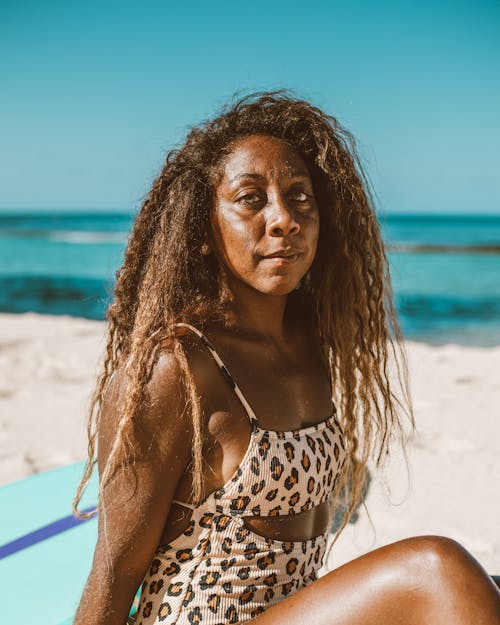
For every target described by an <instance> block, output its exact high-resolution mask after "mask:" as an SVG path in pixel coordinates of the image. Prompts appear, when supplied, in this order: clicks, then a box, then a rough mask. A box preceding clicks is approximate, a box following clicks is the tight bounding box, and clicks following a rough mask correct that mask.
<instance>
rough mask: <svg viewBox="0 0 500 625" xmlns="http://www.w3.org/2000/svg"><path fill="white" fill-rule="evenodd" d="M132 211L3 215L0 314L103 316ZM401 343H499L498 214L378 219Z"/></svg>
mask: <svg viewBox="0 0 500 625" xmlns="http://www.w3.org/2000/svg"><path fill="white" fill-rule="evenodd" d="M132 220H133V216H132V214H131V213H116V212H109V213H106V212H100V213H96V212H87V213H84V212H80V213H55V212H54V213H48V212H47V213H43V214H42V213H32V214H21V213H11V214H7V213H0V311H3V312H14V313H21V312H27V311H34V312H39V313H45V314H66V315H73V316H78V317H87V318H89V319H104V314H105V310H106V307H107V305H108V304H109V303H110V301H111V298H112V294H113V285H114V276H115V272H116V270H117V269H118V267H119V266H120V264H121V262H122V259H123V253H124V249H125V245H126V242H127V236H128V232H129V230H130V227H131V224H132ZM381 226H382V232H383V236H384V240H385V242H386V245H387V248H388V256H389V263H390V268H391V276H392V280H393V286H394V295H395V302H396V308H397V310H398V313H399V317H400V321H401V325H402V328H403V334H404V336H405V337H406V338H408V339H412V340H417V341H424V342H427V343H431V344H445V343H458V344H462V345H480V346H492V345H500V216H473V215H461V216H429V215H404V216H403V215H389V216H384V217H381Z"/></svg>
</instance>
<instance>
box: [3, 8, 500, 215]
mask: <svg viewBox="0 0 500 625" xmlns="http://www.w3.org/2000/svg"><path fill="white" fill-rule="evenodd" d="M499 32H500V4H499V3H498V2H486V1H481V0H478V1H476V2H472V1H469V2H463V1H461V0H456V1H454V2H448V1H442V2H438V3H435V2H429V1H427V0H422V1H421V2H416V1H415V2H407V1H404V0H401V1H399V2H378V3H377V2H368V1H361V0H353V1H352V2H348V1H344V2H336V1H333V2H326V1H324V2H318V1H316V0H310V1H308V2H305V1H303V2H295V1H289V2H282V1H276V2H269V3H267V2H263V1H261V0H255V1H254V2H252V3H239V2H236V1H234V0H233V2H229V1H226V0H224V1H221V2H212V3H208V2H185V3H181V2H179V1H178V2H175V3H174V2H170V1H169V0H164V1H163V2H153V1H148V0H144V1H143V2H139V1H137V2H127V1H125V0H122V1H121V2H116V1H114V0H113V1H108V2H106V1H105V0H104V1H103V2H100V3H98V2H94V1H93V0H90V1H88V2H85V3H76V2H55V1H50V0H46V1H44V2H39V1H37V2H34V1H32V0H26V1H25V2H23V3H18V2H15V1H14V0H3V1H2V3H1V5H0V59H1V61H0V80H1V83H0V84H1V85H2V96H1V98H0V209H2V210H8V209H16V210H22V209H86V208H92V209H94V208H96V209H97V208H103V209H128V210H135V209H137V207H138V206H139V204H140V201H141V199H142V198H143V197H144V195H145V193H146V192H147V190H148V187H149V185H150V184H151V181H152V179H153V177H154V176H155V174H156V173H157V172H158V170H159V169H160V167H161V164H162V161H163V159H164V156H165V153H166V151H167V150H168V149H169V147H172V146H173V145H174V144H175V143H177V142H179V141H181V140H182V137H183V135H184V133H185V131H186V129H187V127H188V126H190V125H192V124H195V123H196V122H198V121H200V120H202V119H204V118H206V117H208V116H211V115H212V114H214V113H215V112H216V111H217V110H218V109H219V107H220V106H221V105H222V104H224V103H225V102H226V101H227V100H229V99H230V98H231V96H232V95H233V94H234V92H236V91H243V92H247V91H252V90H260V89H273V88H280V87H286V88H290V89H293V90H294V91H295V92H296V93H297V94H298V95H299V96H301V97H305V98H309V99H311V100H312V101H313V102H314V103H315V104H317V105H319V106H321V107H323V108H324V109H325V110H327V111H328V112H330V113H332V114H334V115H336V116H337V117H338V118H339V119H340V121H341V122H342V123H343V124H344V125H346V126H347V127H348V128H349V129H350V130H351V131H352V132H353V133H354V134H355V136H356V137H357V138H358V141H359V147H360V152H361V156H362V159H363V162H364V163H365V166H366V169H367V171H368V174H369V176H370V178H371V180H372V183H373V186H374V188H375V192H376V196H377V204H378V207H379V208H380V209H381V210H382V211H384V212H409V213H413V212H439V213H445V212H451V213H453V212H459V213H460V212H461V213H463V212H472V213H490V214H491V213H494V214H500V175H499V164H500V156H499V150H500V147H499V146H500V122H499V115H498V109H499V107H500V37H499V36H498V33H499Z"/></svg>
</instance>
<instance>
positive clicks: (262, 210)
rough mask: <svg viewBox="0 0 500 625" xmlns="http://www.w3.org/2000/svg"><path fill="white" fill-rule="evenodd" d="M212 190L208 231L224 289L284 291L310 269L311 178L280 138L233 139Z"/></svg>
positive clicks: (314, 217) (315, 217)
mask: <svg viewBox="0 0 500 625" xmlns="http://www.w3.org/2000/svg"><path fill="white" fill-rule="evenodd" d="M233 145H234V147H233V149H232V151H231V152H230V154H229V156H228V157H227V158H226V159H225V161H224V163H223V170H222V175H221V177H220V179H219V183H218V184H217V186H216V190H215V209H214V213H213V216H212V227H213V230H214V234H215V237H214V238H215V240H216V242H217V243H216V245H217V248H218V257H219V259H220V260H221V262H223V263H224V265H225V267H226V269H227V270H228V277H229V281H230V286H233V287H234V286H236V285H237V284H238V283H239V284H241V283H243V284H245V285H247V286H250V287H252V288H253V289H255V290H256V291H259V292H260V293H265V294H269V295H286V294H288V293H290V292H291V291H292V290H293V289H294V288H295V287H296V286H297V284H298V282H299V281H300V280H301V278H303V276H304V275H305V274H306V273H307V271H308V269H309V268H310V266H311V264H312V262H313V260H314V255H315V253H316V245H317V242H318V234H319V211H318V206H317V204H316V199H315V197H314V191H313V187H312V182H311V178H310V176H309V172H308V170H307V167H306V165H305V163H304V161H303V160H302V158H301V157H300V156H299V154H298V153H297V152H296V151H295V150H293V149H292V148H291V147H290V146H288V145H287V144H286V143H285V142H284V141H282V140H281V139H278V138H275V137H270V136H266V135H250V136H248V137H242V138H241V139H238V140H237V141H236V142H235V143H234V144H233Z"/></svg>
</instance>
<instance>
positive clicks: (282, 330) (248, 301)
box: [230, 285, 288, 342]
mask: <svg viewBox="0 0 500 625" xmlns="http://www.w3.org/2000/svg"><path fill="white" fill-rule="evenodd" d="M231 291H232V293H233V301H232V303H231V304H230V312H231V313H232V316H233V319H234V321H235V324H236V326H237V328H238V330H239V331H240V332H243V333H245V334H248V335H253V336H260V337H262V338H264V339H271V340H273V341H276V342H280V341H283V340H284V339H285V334H286V323H285V309H286V305H287V299H288V296H287V295H267V294H264V293H259V292H258V291H255V290H254V289H252V288H250V287H248V286H246V285H238V286H237V287H232V288H231Z"/></svg>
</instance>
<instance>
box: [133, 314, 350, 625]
mask: <svg viewBox="0 0 500 625" xmlns="http://www.w3.org/2000/svg"><path fill="white" fill-rule="evenodd" d="M178 325H182V326H184V327H187V328H188V329H189V330H191V331H192V332H194V333H196V334H197V335H198V336H199V337H200V339H201V341H202V342H203V343H204V345H205V346H206V347H207V348H208V350H209V352H210V353H211V355H212V356H213V358H214V359H215V361H216V362H217V364H218V365H219V367H220V369H221V371H222V373H223V375H224V376H225V378H226V379H227V380H228V382H229V383H230V384H231V386H232V388H233V389H234V391H235V393H236V395H237V396H238V398H239V399H240V401H241V403H242V404H243V406H244V408H245V410H246V412H247V414H248V417H249V419H250V421H251V424H252V432H251V435H250V442H249V445H248V448H247V451H246V453H245V455H244V457H243V460H242V461H241V463H240V465H239V468H238V469H237V470H236V472H235V473H234V475H233V476H232V477H231V478H230V479H229V480H228V481H227V482H226V484H224V486H222V487H221V488H219V489H218V490H216V491H214V492H212V493H211V494H210V495H209V496H208V497H207V498H206V499H205V500H204V501H203V502H202V503H200V504H198V505H196V506H194V505H190V504H186V503H184V502H180V501H178V502H176V503H179V504H181V505H183V506H186V507H188V508H191V509H192V516H191V519H190V521H189V524H188V526H187V528H186V529H185V530H184V532H182V534H181V535H180V536H178V537H177V538H175V539H174V540H172V541H171V542H170V543H169V544H166V545H162V546H161V547H159V548H158V549H157V551H156V553H155V554H154V557H153V560H152V562H151V564H150V566H149V569H148V571H147V573H146V575H145V578H144V581H143V583H142V587H141V595H140V599H139V605H138V611H137V615H136V621H135V622H136V624H137V625H153V624H157V623H164V624H165V625H188V624H190V625H192V624H195V623H200V624H203V625H225V624H227V623H240V622H243V621H248V620H250V619H252V618H254V617H255V616H257V615H258V614H260V613H261V612H263V611H264V610H265V609H266V608H268V607H270V606H271V605H273V604H275V603H277V602H279V601H280V600H282V599H283V598H285V597H287V596H289V595H290V594H292V593H294V592H295V591H297V590H298V589H300V588H302V587H304V586H306V585H307V584H309V583H310V582H312V581H313V580H315V579H316V574H317V571H318V569H319V568H320V567H321V565H322V561H323V556H324V553H325V547H326V536H327V532H325V533H324V534H322V535H320V536H317V537H315V538H311V539H309V540H302V541H282V540H275V539H272V538H266V537H264V536H262V535H260V534H258V533H256V532H254V531H252V530H250V529H248V528H247V527H246V526H245V524H244V517H245V516H259V517H263V516H277V515H290V514H297V513H299V512H304V511H306V510H310V509H311V508H314V507H315V506H318V505H319V504H321V503H323V502H324V501H326V499H327V498H328V496H329V495H330V493H331V492H332V491H333V489H334V488H335V485H336V482H337V480H338V478H339V475H340V473H341V470H342V468H343V465H344V463H345V457H346V452H345V446H344V440H343V437H342V432H341V429H340V426H339V423H338V422H337V420H336V419H335V409H334V411H333V414H332V415H331V416H330V417H328V418H327V419H326V420H325V421H322V422H320V423H318V424H316V425H312V426H309V427H305V428H301V429H298V430H290V431H284V432H276V431H273V430H265V429H262V428H260V427H259V424H258V421H257V418H256V416H255V414H254V412H253V410H252V409H251V407H250V406H249V404H248V402H247V401H246V399H245V397H244V396H243V394H242V392H241V391H240V389H239V388H238V386H237V385H236V383H235V382H234V380H233V378H232V377H231V376H230V374H229V372H228V370H227V368H226V367H225V365H224V363H223V362H222V360H221V359H220V357H219V355H218V354H217V352H216V351H215V349H214V348H213V346H212V345H211V343H210V342H209V341H208V339H207V338H206V337H205V336H204V335H203V334H202V333H201V332H200V331H199V330H197V329H196V328H194V327H193V326H189V325H188V324H178Z"/></svg>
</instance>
